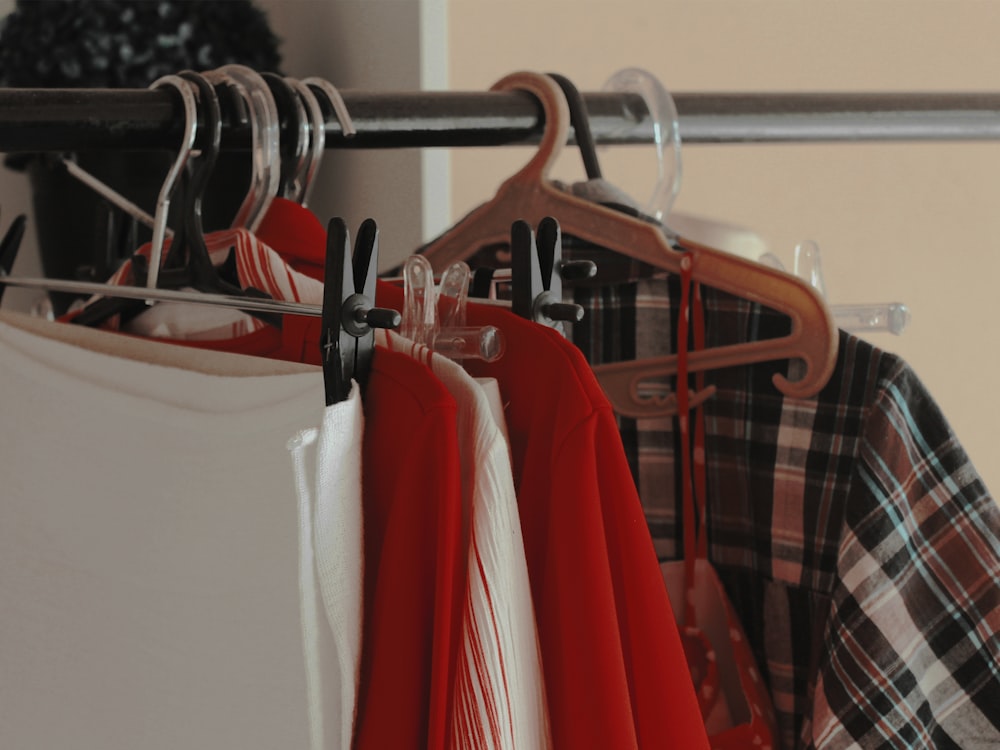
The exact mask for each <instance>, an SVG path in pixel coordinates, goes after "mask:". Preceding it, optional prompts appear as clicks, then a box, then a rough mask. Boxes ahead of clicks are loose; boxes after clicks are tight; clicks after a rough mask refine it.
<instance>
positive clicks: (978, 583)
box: [564, 242, 1000, 748]
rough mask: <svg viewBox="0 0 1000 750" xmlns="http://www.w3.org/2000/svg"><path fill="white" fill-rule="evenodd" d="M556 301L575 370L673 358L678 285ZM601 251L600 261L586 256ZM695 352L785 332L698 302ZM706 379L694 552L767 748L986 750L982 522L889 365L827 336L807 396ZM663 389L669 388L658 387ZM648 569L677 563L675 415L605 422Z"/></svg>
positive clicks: (994, 657)
mask: <svg viewBox="0 0 1000 750" xmlns="http://www.w3.org/2000/svg"><path fill="white" fill-rule="evenodd" d="M574 255H577V256H585V257H590V258H595V256H596V260H597V262H598V267H599V268H601V269H617V270H622V269H623V268H625V270H626V271H627V272H628V273H629V274H631V275H632V276H633V279H632V280H629V281H617V282H613V283H610V284H607V283H605V284H604V285H603V286H593V287H576V288H575V289H574V290H572V291H571V292H569V294H572V296H573V298H574V300H575V301H576V302H577V303H579V304H581V305H583V306H584V308H585V309H586V311H587V315H586V316H585V319H584V322H583V323H581V324H577V325H575V326H574V328H573V331H572V333H571V335H572V339H573V341H574V342H575V343H576V344H577V345H578V346H579V347H580V348H581V349H582V351H583V352H584V354H585V355H586V357H587V358H588V360H589V361H590V362H591V363H592V364H597V363H603V362H615V361H621V360H630V359H637V358H638V359H641V358H644V357H652V356H658V355H663V354H668V353H672V347H673V344H672V338H673V336H672V332H673V331H675V330H676V315H677V301H678V300H679V291H678V287H677V284H676V279H673V278H670V279H668V278H664V277H663V276H661V275H658V274H659V272H657V271H655V270H654V269H651V268H642V267H637V266H636V265H635V264H632V265H631V268H628V267H623V266H622V259H621V258H620V256H614V255H612V254H610V253H608V252H607V251H600V250H594V249H593V248H590V249H587V250H586V251H580V250H575V249H574V248H573V244H572V242H570V243H567V246H566V247H565V248H564V256H565V257H573V256H574ZM602 255H603V256H604V257H603V259H602ZM704 296H705V302H704V304H705V313H706V326H707V335H708V340H707V344H706V345H707V346H709V347H715V346H722V345H725V344H732V343H738V342H743V341H750V340H760V339H766V338H772V337H775V336H779V335H786V334H787V333H788V325H787V319H785V318H784V317H783V316H781V315H779V314H778V313H775V312H774V311H771V310H768V309H765V308H762V307H761V306H759V305H755V304H751V303H749V302H747V301H745V300H742V299H739V298H735V297H733V296H730V295H727V294H724V293H721V292H717V291H714V290H711V289H705V290H704ZM795 364H796V363H794V362H793V363H789V362H775V363H764V364H759V365H753V366H744V367H737V368H730V369H726V370H718V371H714V372H710V373H708V374H707V382H708V383H710V384H714V385H716V386H717V388H718V393H717V395H716V396H715V397H714V398H712V399H710V400H709V401H708V402H707V403H706V405H705V419H706V430H707V435H706V450H707V461H708V513H707V515H708V529H709V540H710V541H709V556H710V559H711V561H712V563H713V564H714V566H715V568H716V570H717V571H718V572H719V575H720V577H721V578H722V580H723V582H724V584H725V586H726V589H727V591H728V594H729V596H730V597H731V598H732V601H733V603H734V605H735V607H736V610H737V612H738V613H739V616H740V619H741V620H742V623H743V626H744V628H745V630H746V633H747V636H748V638H749V640H750V641H751V643H752V645H753V649H754V656H755V658H756V661H757V663H758V664H759V665H761V667H762V669H763V671H764V674H765V677H766V680H767V683H768V686H769V688H770V691H771V694H772V698H773V702H774V707H775V709H776V712H777V716H778V726H779V733H780V734H779V739H780V740H781V744H782V747H785V748H915V747H935V748H946V747H963V748H973V747H976V748H979V747H986V746H990V747H993V746H997V745H998V744H1000V635H998V634H1000V538H998V537H1000V510H998V506H997V505H996V503H995V502H994V500H993V499H992V498H991V497H990V495H989V493H988V491H987V489H986V487H985V486H984V485H983V482H982V480H981V479H980V478H979V476H978V475H977V473H976V471H975V469H974V467H973V466H972V465H971V464H970V462H969V459H968V457H967V456H966V454H965V452H964V451H963V449H962V447H961V445H960V444H959V442H958V440H957V439H956V437H955V435H954V434H953V432H952V431H951V429H950V428H949V426H948V424H947V421H946V420H945V418H944V416H943V415H942V413H941V412H940V410H939V408H938V407H937V405H936V404H935V403H934V401H933V399H932V398H931V396H930V395H929V394H928V392H927V391H926V389H925V388H924V386H923V385H922V384H921V383H920V381H919V380H918V378H917V376H916V375H915V374H914V372H913V371H912V369H911V368H910V367H909V366H908V365H907V364H906V363H905V362H903V361H901V360H900V359H899V358H898V357H896V356H894V355H892V354H889V353H886V352H883V351H880V350H879V349H877V348H875V347H873V346H871V345H870V344H868V343H866V342H864V341H862V340H861V339H859V338H857V337H854V336H851V335H848V334H846V333H843V332H841V334H840V351H839V356H838V360H837V365H836V369H835V371H834V374H833V377H832V378H831V380H830V382H829V383H828V384H827V386H826V387H825V388H824V390H823V391H822V392H821V393H820V394H819V395H818V396H817V397H816V398H813V399H792V398H786V397H784V396H783V395H782V394H781V393H780V392H779V391H777V390H776V388H775V387H774V385H773V384H772V381H771V376H772V374H773V373H775V372H783V373H785V374H786V375H788V376H789V377H792V378H794V377H795V373H794V371H790V369H789V368H790V367H792V368H793V367H794V366H795ZM666 385H669V384H666ZM620 428H621V434H622V440H623V442H624V444H625V448H626V452H627V454H628V456H629V459H630V462H631V467H632V471H633V474H634V476H635V479H636V482H637V485H638V487H639V490H640V496H641V498H642V500H643V504H644V506H645V510H646V514H647V519H648V522H649V527H650V530H651V532H652V534H653V537H654V539H655V542H656V546H657V552H658V554H659V555H660V557H661V559H662V560H671V559H677V558H679V557H681V556H682V554H683V550H682V538H681V537H682V535H681V529H682V525H681V522H680V517H679V514H680V504H679V500H678V499H679V498H680V497H681V493H680V490H679V480H680V463H679V457H680V449H679V443H678V439H679V438H678V435H677V433H676V432H675V421H674V420H672V419H669V418H666V419H648V420H634V419H628V418H620Z"/></svg>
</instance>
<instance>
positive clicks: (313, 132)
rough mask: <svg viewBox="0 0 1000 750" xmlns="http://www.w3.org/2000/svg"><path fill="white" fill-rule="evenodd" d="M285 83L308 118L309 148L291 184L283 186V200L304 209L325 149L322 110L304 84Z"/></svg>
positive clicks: (292, 79) (296, 82) (293, 81)
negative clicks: (290, 88)
mask: <svg viewBox="0 0 1000 750" xmlns="http://www.w3.org/2000/svg"><path fill="white" fill-rule="evenodd" d="M285 81H286V82H287V83H288V85H289V86H291V87H292V89H293V90H294V91H295V93H296V94H298V96H299V98H300V99H301V101H302V105H303V107H304V108H305V111H306V114H307V116H308V129H309V148H308V149H307V151H306V154H305V158H304V159H303V160H302V163H301V164H300V166H299V169H298V170H297V171H296V173H295V175H294V177H293V179H292V182H291V184H290V185H286V186H285V198H287V199H288V200H291V201H295V202H296V203H298V204H299V205H300V206H303V207H305V205H306V202H307V200H308V197H309V192H310V190H311V188H312V185H313V178H314V177H315V176H316V170H317V169H319V164H320V162H321V161H322V160H323V149H324V148H326V128H325V126H324V121H323V109H322V108H321V107H320V106H319V99H318V98H317V97H316V93H315V92H314V91H313V90H312V89H311V88H309V87H308V86H307V85H306V84H305V83H303V82H302V81H300V80H298V79H297V78H291V77H286V78H285Z"/></svg>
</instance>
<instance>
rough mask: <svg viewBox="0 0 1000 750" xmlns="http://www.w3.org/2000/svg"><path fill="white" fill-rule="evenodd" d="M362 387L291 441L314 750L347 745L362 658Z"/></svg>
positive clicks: (348, 745) (346, 746) (311, 734)
mask: <svg viewBox="0 0 1000 750" xmlns="http://www.w3.org/2000/svg"><path fill="white" fill-rule="evenodd" d="M363 429H364V415H363V412H362V409H361V391H360V389H359V388H358V384H357V383H354V384H353V387H352V389H351V394H350V397H349V398H348V399H347V400H346V401H342V402H340V403H337V404H333V405H332V406H328V407H327V408H326V411H325V412H324V414H323V423H322V425H321V426H320V427H319V429H310V430H304V431H302V432H300V433H299V434H298V435H296V436H295V437H294V438H293V439H292V440H291V441H289V443H288V448H289V451H291V455H292V462H293V466H294V468H295V483H296V490H297V492H298V496H299V596H300V599H301V604H302V635H303V648H304V655H305V663H306V682H307V688H308V700H309V732H310V747H311V748H312V750H339V749H341V748H343V750H347V749H348V748H350V747H351V738H352V736H353V729H354V719H355V716H356V712H357V698H358V679H359V669H360V661H361V617H362V609H361V607H362V601H361V596H362V593H361V592H362V551H361V533H362V526H361V524H362V517H361V444H362V443H361V441H362V434H363Z"/></svg>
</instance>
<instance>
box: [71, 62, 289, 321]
mask: <svg viewBox="0 0 1000 750" xmlns="http://www.w3.org/2000/svg"><path fill="white" fill-rule="evenodd" d="M174 78H176V80H171V81H170V83H171V84H172V85H179V84H183V85H184V86H185V87H190V86H193V87H194V91H196V92H197V100H196V105H195V112H194V113H193V114H192V119H193V124H194V126H195V128H194V131H195V134H197V120H198V111H199V110H200V111H202V112H203V113H204V120H205V124H204V127H205V130H207V131H208V138H207V140H208V143H207V145H205V146H204V147H203V148H202V149H201V152H200V154H199V157H198V158H197V159H193V160H189V159H188V157H187V155H185V154H183V153H182V154H181V156H179V157H178V160H177V161H176V162H175V166H177V165H178V164H180V165H181V167H180V169H183V168H184V166H185V165H186V166H189V167H192V168H191V169H190V171H189V173H187V174H186V183H187V184H186V189H185V191H184V203H183V207H182V212H181V217H180V225H179V227H178V229H177V231H176V232H175V235H174V238H173V241H172V242H171V245H170V248H169V250H168V251H167V254H166V258H165V259H164V260H163V261H162V262H161V261H159V260H157V257H158V256H161V255H162V252H163V244H164V232H163V231H159V232H156V233H154V240H153V245H152V249H151V251H150V257H149V259H148V260H147V259H146V257H145V256H143V255H140V254H138V253H137V254H135V255H133V257H132V273H133V277H134V278H135V281H136V283H137V284H138V285H142V284H143V281H144V280H145V281H146V286H147V287H148V286H149V282H150V279H154V278H155V281H156V284H157V286H163V287H167V288H174V289H177V288H181V287H192V288H194V289H196V290H198V291H199V292H204V293H213V294H223V295H232V296H252V297H257V298H267V297H268V295H267V294H265V293H264V292H261V291H259V290H256V289H252V288H250V289H242V288H241V287H240V286H239V283H238V280H237V279H235V278H234V279H233V280H229V279H226V278H224V277H223V275H222V273H220V271H219V269H217V268H216V267H215V265H214V264H213V263H212V259H211V257H210V256H209V252H208V248H207V246H206V244H205V235H204V230H203V227H202V219H201V205H202V196H203V195H204V192H205V188H206V186H207V185H208V180H209V177H210V176H211V173H212V169H213V168H214V166H215V162H216V159H217V157H218V154H219V148H220V143H221V138H222V128H221V113H220V110H219V102H218V99H217V97H216V93H215V90H214V88H213V87H212V85H211V83H209V81H208V80H207V78H206V77H205V76H203V75H201V74H199V73H195V72H193V71H184V72H182V73H180V74H179V75H178V76H176V77H174ZM189 93H191V91H189ZM191 142H192V143H193V142H194V138H193V137H192V139H191ZM185 145H186V144H185ZM171 189H174V187H173V186H172V187H171ZM168 208H169V201H160V202H159V203H158V205H157V220H158V221H159V217H160V216H161V214H163V213H165V212H166V211H167V210H168ZM158 226H160V225H159V224H158ZM163 226H164V228H165V225H163ZM154 270H155V275H154ZM233 276H235V274H233ZM145 307H146V305H145V304H144V303H143V302H136V301H134V300H129V299H124V298H121V297H114V296H108V297H105V298H104V299H101V300H96V301H94V302H92V303H91V304H89V305H88V306H87V307H86V308H84V310H83V311H82V312H81V313H80V314H79V315H77V316H76V317H74V318H73V321H72V322H73V323H76V324H79V325H91V326H93V325H99V324H100V323H101V322H103V321H105V320H107V319H108V318H109V317H110V316H112V315H115V314H125V315H127V316H134V315H135V314H137V313H138V312H141V311H142V310H143V309H145ZM255 315H256V317H259V318H261V319H263V320H264V321H265V322H267V323H269V324H271V325H274V326H280V324H281V318H280V317H279V316H276V315H266V314H263V313H255Z"/></svg>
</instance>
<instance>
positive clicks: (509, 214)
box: [420, 72, 838, 416]
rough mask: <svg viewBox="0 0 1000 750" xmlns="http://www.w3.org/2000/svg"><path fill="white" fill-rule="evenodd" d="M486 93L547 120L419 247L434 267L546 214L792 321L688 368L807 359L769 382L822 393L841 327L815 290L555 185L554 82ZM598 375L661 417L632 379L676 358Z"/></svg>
mask: <svg viewBox="0 0 1000 750" xmlns="http://www.w3.org/2000/svg"><path fill="white" fill-rule="evenodd" d="M491 90H493V91H511V90H519V91H526V92H529V93H530V94H532V95H533V96H534V97H535V98H537V99H538V101H539V102H540V104H541V107H542V113H543V116H544V121H545V130H544V132H543V133H542V138H541V143H540V145H539V148H538V151H537V152H536V153H535V155H534V156H533V157H532V158H531V160H530V161H529V162H528V163H527V164H526V165H525V166H524V167H523V168H522V169H521V170H520V171H519V172H517V173H516V174H515V175H513V176H512V177H510V178H508V179H507V180H506V181H505V182H504V183H503V184H502V185H501V186H500V188H499V189H498V190H497V193H496V195H495V196H494V198H493V199H492V200H490V201H488V202H487V203H485V204H483V205H481V206H479V207H478V208H476V209H474V210H473V211H472V212H471V213H470V214H468V215H467V216H466V217H465V218H464V219H462V220H461V221H460V222H459V223H458V224H456V225H455V226H454V227H453V228H452V229H450V230H448V231H446V232H445V233H444V234H442V235H441V236H440V237H438V238H437V239H435V240H433V241H432V242H430V243H429V244H428V245H426V246H425V247H424V248H423V249H421V251H420V252H421V253H423V254H424V255H425V256H426V257H427V258H428V260H430V262H431V265H432V266H433V267H434V269H435V270H437V271H440V270H442V269H444V268H446V267H447V266H448V265H450V264H451V263H453V262H455V261H457V260H464V259H465V258H468V257H469V256H471V255H472V254H473V253H475V252H476V251H477V250H479V249H481V248H484V247H488V246H492V245H506V244H508V243H509V239H510V230H511V224H512V222H513V221H515V220H517V219H521V220H523V221H527V222H528V223H529V224H538V223H539V222H540V221H541V220H542V219H543V218H544V217H546V216H552V217H554V218H556V219H557V220H558V221H559V224H560V225H561V227H562V231H563V232H564V233H566V234H569V235H573V236H575V237H578V238H580V239H582V240H585V241H587V242H590V243H593V244H595V245H599V246H601V247H605V248H608V249H610V250H614V251H616V252H618V253H621V254H622V255H625V256H628V257H630V258H634V259H636V260H639V261H642V262H644V263H647V264H649V265H651V266H654V267H656V268H661V269H664V270H666V271H668V272H671V273H675V274H679V273H680V270H681V265H682V264H690V266H691V271H692V279H693V280H694V281H695V282H697V283H701V284H704V285H705V286H709V287H712V288H714V289H719V290H721V291H724V292H728V293H730V294H733V295H735V296H737V297H741V298H743V299H748V300H751V301H753V302H757V303H760V304H761V305H764V306H766V307H769V308H772V309H774V310H776V311H778V312H780V313H782V314H784V315H787V316H788V317H789V318H790V319H791V333H790V334H789V335H787V336H783V337H780V338H774V339H767V340H764V341H753V342H745V343H741V344H732V345H729V346H724V347H716V348H714V349H705V350H702V351H699V352H691V353H690V355H689V363H688V364H689V371H691V372H698V371H704V370H709V369H718V368H724V367H733V366H739V365H747V364H751V363H756V362H767V361H772V360H783V359H799V360H802V362H803V363H804V365H805V367H804V368H803V369H804V371H803V372H802V375H801V377H800V378H799V379H797V380H794V381H793V380H789V379H788V378H787V377H785V376H784V375H781V374H775V376H774V384H775V386H776V387H777V388H778V389H779V390H780V391H781V392H782V393H784V394H785V395H787V396H792V397H797V398H804V397H808V396H812V395H815V394H816V393H818V392H819V390H820V389H821V388H822V387H823V386H824V385H825V384H826V382H827V380H828V379H829V377H830V375H831V373H832V371H833V367H834V364H835V363H836V358H837V343H838V332H837V329H836V326H835V325H834V322H833V318H832V317H831V315H830V312H829V310H828V309H827V307H826V304H825V303H824V301H823V299H822V298H821V297H820V296H819V295H818V294H817V293H816V291H815V290H813V289H811V288H810V287H809V286H808V285H807V284H805V283H804V282H802V281H801V280H799V279H797V278H795V277H793V276H791V275H789V274H787V273H784V272H782V271H777V270H775V269H772V268H768V267H765V266H762V265H760V264H757V263H754V262H751V261H748V260H745V259H743V258H739V257H736V256H732V255H729V254H727V253H724V252H722V251H720V250H716V249H714V248H710V247H707V246H705V245H701V244H698V243H695V242H691V241H689V240H685V239H683V238H681V237H677V236H671V237H669V238H668V236H667V235H666V234H665V232H664V228H663V227H662V226H659V225H657V224H652V223H649V222H646V221H643V220H641V219H637V218H634V217H632V216H629V215H627V214H625V213H622V212H620V211H616V210H614V209H611V208H607V207H605V206H602V205H600V204H597V203H593V202H591V201H587V200H584V199H582V198H577V197H576V196H574V195H571V194H569V193H567V192H565V191H563V190H560V189H559V188H558V187H556V186H555V185H553V184H552V183H551V182H550V181H549V179H548V177H549V172H550V170H551V167H552V165H553V164H554V162H555V160H556V157H557V156H558V155H559V152H560V151H561V149H562V147H563V145H564V144H565V143H566V138H567V134H568V129H569V109H568V106H567V103H566V98H565V96H564V95H563V93H562V90H561V89H560V87H559V86H558V84H557V83H556V82H555V81H554V80H553V79H552V78H550V77H549V76H546V75H543V74H540V73H531V72H518V73H513V74H511V75H508V76H506V77H504V78H503V79H501V80H500V81H498V82H497V83H496V84H494V85H493V86H492V88H491ZM671 243H673V244H671ZM598 272H599V269H598ZM594 372H595V373H596V374H597V377H598V379H599V380H600V382H601V385H602V387H603V388H604V390H605V392H606V393H607V395H608V398H609V400H610V401H611V403H612V405H613V406H614V407H615V408H616V409H619V407H620V406H621V407H624V409H621V411H623V413H624V410H625V409H627V410H628V411H629V412H630V413H633V414H638V415H641V416H658V415H659V414H660V413H661V412H662V403H663V402H662V399H657V398H655V397H654V398H646V397H643V396H641V395H640V393H639V390H638V386H639V383H640V382H641V381H643V380H646V379H648V378H654V377H659V376H663V375H672V374H675V373H676V372H677V357H676V356H675V355H670V356H664V357H654V358H650V359H645V360H636V361H629V362H617V363H612V364H602V365H595V366H594Z"/></svg>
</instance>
